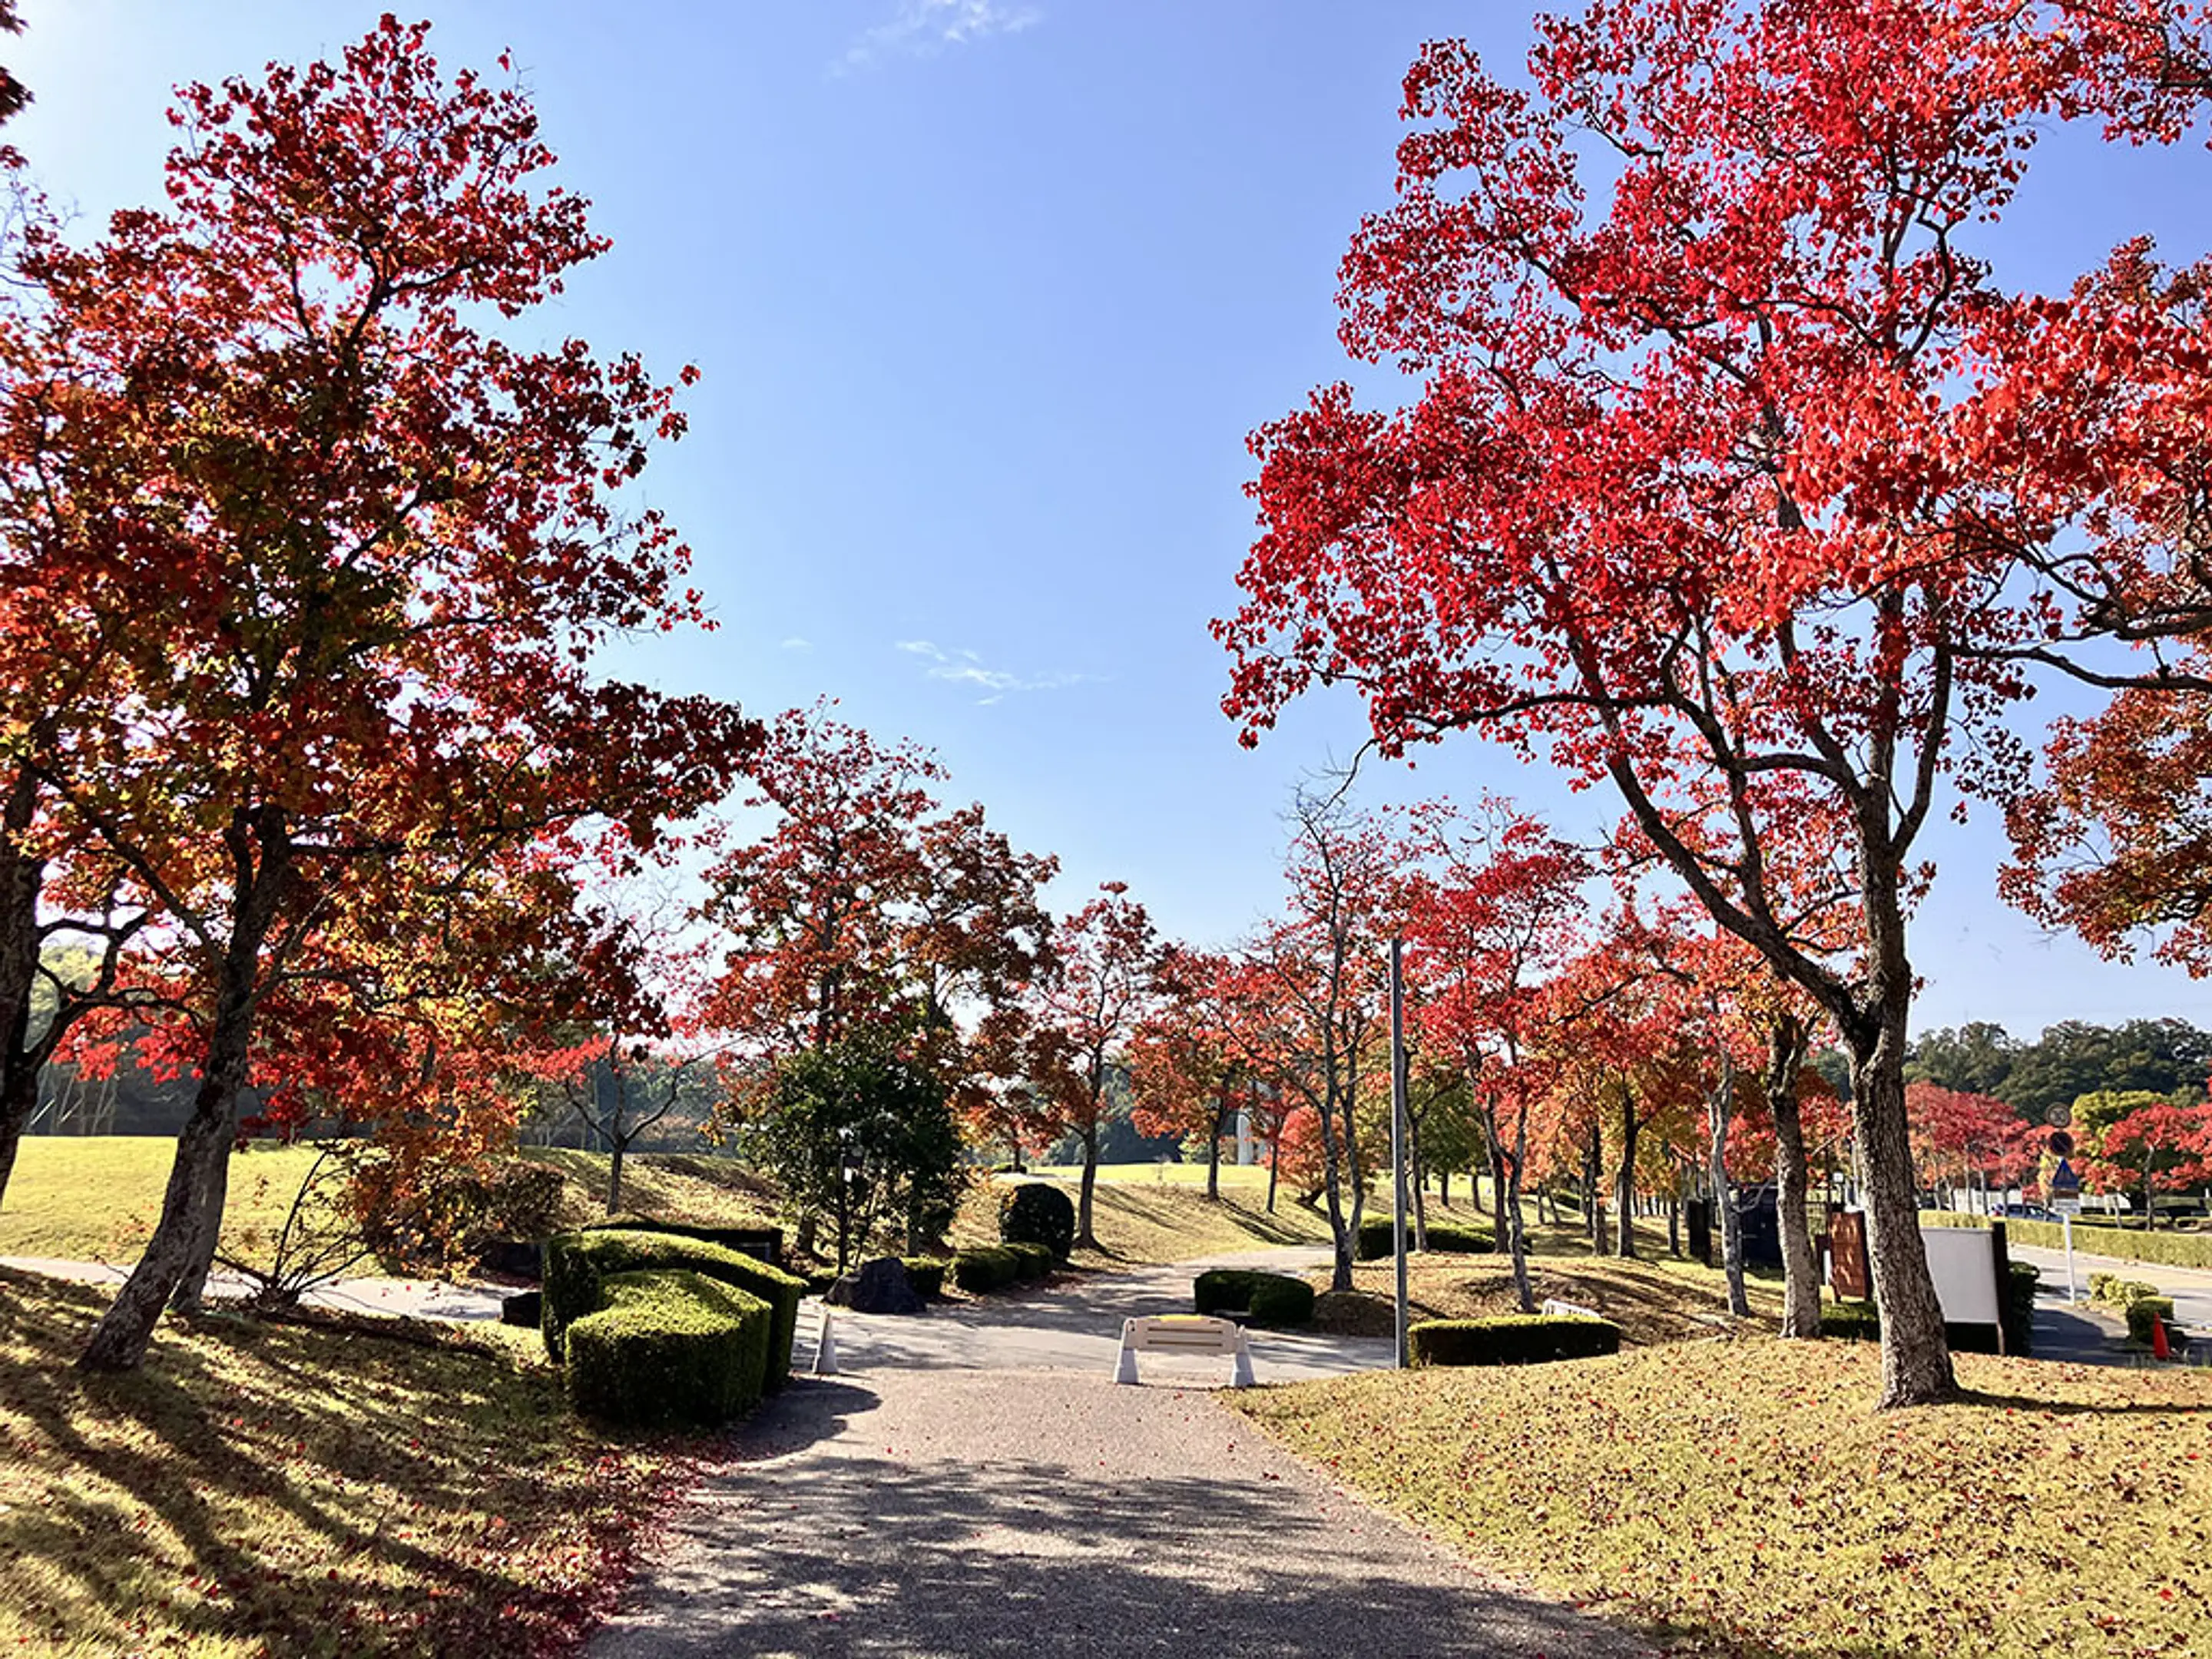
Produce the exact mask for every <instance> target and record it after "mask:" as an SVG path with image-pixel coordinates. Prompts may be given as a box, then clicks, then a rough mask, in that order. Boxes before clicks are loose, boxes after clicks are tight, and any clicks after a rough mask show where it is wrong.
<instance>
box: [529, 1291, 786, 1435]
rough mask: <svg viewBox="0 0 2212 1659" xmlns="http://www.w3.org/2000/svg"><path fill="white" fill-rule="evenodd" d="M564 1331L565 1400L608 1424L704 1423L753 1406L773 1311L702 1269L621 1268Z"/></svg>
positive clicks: (720, 1420) (765, 1362)
mask: <svg viewBox="0 0 2212 1659" xmlns="http://www.w3.org/2000/svg"><path fill="white" fill-rule="evenodd" d="M599 1293H600V1297H601V1306H600V1307H599V1310H598V1311H597V1312H596V1313H587V1314H586V1315H584V1316H582V1317H581V1318H580V1319H577V1320H574V1321H573V1322H571V1323H570V1324H569V1326H568V1367H567V1373H566V1375H567V1380H568V1398H569V1400H570V1401H571V1402H573V1403H574V1406H575V1407H576V1409H577V1410H578V1411H580V1412H584V1413H587V1414H589V1415H591V1416H592V1417H597V1418H600V1419H604V1420H605V1421H607V1422H611V1423H635V1424H676V1423H681V1424H694V1425H707V1426H711V1425H714V1424H717V1423H725V1422H727V1421H728V1420H729V1419H731V1418H732V1417H736V1416H738V1415H740V1414H741V1413H744V1412H747V1411H750V1409H751V1408H752V1407H754V1406H756V1405H757V1404H758V1403H759V1402H760V1397H761V1382H762V1378H763V1374H764V1373H765V1371H766V1370H767V1369H768V1345H769V1333H770V1331H771V1330H772V1329H773V1328H774V1325H775V1312H774V1310H772V1309H771V1308H770V1307H769V1304H767V1303H766V1302H763V1300H761V1298H760V1297H757V1296H750V1295H748V1294H747V1293H746V1292H745V1291H741V1290H739V1289H738V1288H737V1286H736V1285H726V1284H723V1283H721V1282H720V1281H719V1280H717V1279H709V1278H708V1277H707V1276H706V1275H705V1274H704V1273H689V1272H684V1271H681V1270H676V1271H665V1272H645V1273H614V1274H611V1275H609V1276H608V1277H607V1278H606V1279H603V1280H601V1281H600V1285H599Z"/></svg>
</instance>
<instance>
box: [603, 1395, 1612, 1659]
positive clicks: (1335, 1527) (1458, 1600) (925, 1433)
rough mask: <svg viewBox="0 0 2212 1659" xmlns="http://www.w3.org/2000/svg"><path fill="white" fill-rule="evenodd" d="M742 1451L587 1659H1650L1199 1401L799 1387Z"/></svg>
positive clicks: (749, 1433)
mask: <svg viewBox="0 0 2212 1659" xmlns="http://www.w3.org/2000/svg"><path fill="white" fill-rule="evenodd" d="M739 1438H740V1440H741V1442H742V1443H743V1448H742V1449H741V1451H740V1456H742V1457H747V1458H748V1459H749V1461H748V1462H746V1463H745V1464H744V1466H743V1467H740V1468H737V1469H734V1470H732V1472H731V1473H730V1474H728V1475H727V1476H725V1477H722V1478H720V1479H717V1480H714V1481H712V1482H710V1483H709V1485H708V1486H707V1487H706V1488H705V1489H704V1490H703V1491H702V1492H701V1494H700V1495H699V1498H698V1499H697V1500H696V1502H695V1503H694V1504H692V1505H691V1506H690V1508H688V1509H687V1510H685V1511H684V1514H683V1515H682V1516H680V1517H679V1518H678V1522H676V1525H675V1528H674V1529H673V1533H672V1535H671V1539H670V1541H669V1546H670V1547H669V1550H668V1554H667V1558H666V1559H665V1560H662V1561H660V1562H658V1563H656V1564H655V1565H654V1568H653V1573H652V1577H651V1579H650V1582H649V1583H646V1584H644V1585H642V1586H641V1587H639V1589H637V1590H636V1591H635V1593H634V1594H633V1595H632V1596H631V1597H630V1598H629V1601H628V1602H627V1604H626V1609H625V1611H624V1613H623V1615H622V1616H621V1617H620V1618H619V1619H618V1620H616V1621H615V1622H614V1623H613V1624H611V1625H610V1626H607V1627H606V1628H605V1629H604V1630H603V1631H601V1632H600V1633H599V1637H598V1638H596V1639H595V1640H594V1642H593V1643H592V1646H591V1648H590V1650H589V1651H590V1653H591V1655H592V1656H593V1659H639V1656H648V1655H650V1656H691V1655H701V1656H703V1655H708V1654H732V1655H734V1654H748V1655H783V1654H805V1655H830V1656H841V1655H853V1656H860V1655H868V1656H876V1655H894V1654H896V1655H911V1656H933V1655H948V1656H949V1655H966V1654H1016V1653H1018V1654H1024V1655H1029V1654H1036V1655H1076V1654H1125V1653H1133V1654H1142V1653H1176V1654H1184V1653H1190V1654H1222V1655H1238V1654H1258V1653H1266V1654H1280V1655H1289V1656H1305V1655H1311V1656H1316V1659H1320V1656H1327V1659H1346V1656H1347V1655H1360V1656H1363V1659H1365V1656H1374V1659H1381V1656H1385V1655H1389V1656H1396V1655H1407V1656H1412V1655H1442V1654H1500V1655H1526V1656H1535V1655H1541V1654H1550V1655H1553V1656H1555V1659H1558V1656H1566V1655H1577V1656H1589V1659H1613V1656H1622V1659H1626V1656H1630V1655H1643V1654H1646V1653H1648V1652H1649V1651H1650V1650H1649V1649H1648V1648H1647V1647H1646V1646H1644V1644H1642V1643H1641V1642H1640V1641H1638V1639H1637V1638H1634V1637H1632V1635H1630V1634H1628V1633H1627V1632H1623V1631H1620V1630H1618V1629H1616V1628H1614V1627H1613V1626H1607V1625H1604V1624H1601V1623H1599V1622H1597V1621H1595V1620H1590V1619H1589V1618H1587V1617H1585V1616H1583V1615H1582V1614H1580V1613H1576V1612H1575V1611H1573V1610H1572V1609H1571V1608H1568V1607H1563V1606H1561V1605H1559V1604H1558V1603H1555V1602H1549V1601H1541V1600H1539V1599H1536V1598H1534V1597H1531V1596H1528V1595H1522V1594H1520V1593H1518V1592H1516V1591H1515V1590H1513V1589H1510V1588H1507V1587H1505V1586H1503V1585H1500V1584H1498V1583H1492V1582H1488V1581H1486V1580H1485V1579H1483V1578H1482V1577H1480V1576H1479V1575H1477V1574H1476V1573H1475V1572H1474V1571H1472V1570H1471V1569H1469V1568H1468V1566H1466V1565H1464V1564H1462V1563H1461V1562H1460V1561H1459V1560H1457V1559H1455V1557H1454V1556H1453V1554H1452V1553H1451V1552H1450V1551H1449V1550H1448V1549H1444V1548H1442V1547H1437V1546H1434V1545H1431V1544H1430V1543H1429V1542H1427V1541H1425V1540H1424V1539H1423V1538H1422V1537H1421V1536H1420V1535H1419V1534H1416V1533H1414V1532H1413V1530H1412V1529H1411V1528H1408V1527H1407V1526H1406V1525H1404V1524H1403V1523H1401V1522H1398V1521H1396V1520H1395V1519H1392V1518H1391V1517H1389V1516H1385V1515H1383V1514H1382V1513H1380V1512H1379V1511H1377V1510H1374V1509H1372V1508H1370V1507H1369V1506H1368V1505H1367V1504H1365V1503H1364V1501H1362V1500H1360V1499H1358V1498H1352V1497H1350V1496H1347V1495H1346V1494H1345V1493H1343V1492H1338V1491H1335V1490H1333V1489H1332V1488H1330V1487H1329V1486H1328V1484H1327V1483H1326V1482H1325V1481H1323V1480H1321V1479H1320V1478H1319V1477H1318V1476H1316V1475H1315V1474H1313V1473H1311V1472H1310V1471H1309V1470H1307V1469H1306V1468H1304V1467H1303V1466H1302V1465H1300V1464H1299V1463H1297V1462H1296V1460H1294V1459H1293V1458H1292V1457H1291V1456H1290V1455H1289V1454H1287V1453H1286V1452H1284V1451H1282V1450H1281V1449H1279V1448H1277V1447H1276V1446H1274V1445H1273V1443H1271V1442H1268V1441H1267V1439H1266V1438H1265V1437H1264V1436H1262V1435H1261V1434H1260V1432H1259V1431H1257V1430H1255V1428H1254V1427H1253V1426H1252V1425H1250V1424H1249V1423H1247V1422H1245V1421H1243V1419H1238V1418H1236V1417H1233V1416H1232V1415H1231V1414H1230V1413H1226V1412H1225V1411H1223V1410H1221V1409H1220V1407H1218V1406H1216V1405H1215V1404H1214V1403H1213V1402H1212V1401H1210V1400H1208V1399H1206V1397H1205V1396H1204V1395H1199V1394H1194V1393H1187V1392H1182V1391H1176V1390H1169V1389H1117V1388H1115V1387H1114V1386H1113V1385H1112V1384H1111V1383H1108V1382H1106V1381H1105V1380H1104V1379H1103V1378H1088V1377H1082V1376H1070V1375H1067V1374H1065V1373H1054V1374H1045V1373H1036V1372H1030V1373H1023V1372H1004V1371H1002V1372H966V1373H957V1372H947V1371H943V1370H939V1371H933V1372H927V1373H918V1374H915V1373H906V1374H902V1373H891V1374H888V1375H885V1376H882V1377H879V1378H877V1379H873V1380H872V1381H871V1382H870V1383H869V1384H868V1385H867V1387H866V1388H865V1389H861V1388H856V1387H854V1385H852V1384H851V1383H838V1384H822V1383H812V1382H799V1381H794V1383H793V1385H792V1388H791V1389H790V1390H789V1391H787V1393H786V1394H785V1395H782V1396H781V1397H779V1398H778V1399H777V1400H776V1401H775V1402H774V1403H773V1404H772V1405H771V1406H769V1407H767V1408H766V1409H765V1410H764V1411H763V1413H762V1414H761V1416H760V1418H759V1419H757V1420H756V1421H755V1422H754V1423H753V1424H752V1425H749V1426H748V1427H747V1428H746V1429H745V1430H744V1431H743V1432H742V1434H741V1435H740V1437H739ZM756 1445H757V1446H758V1447H759V1448H761V1449H766V1448H768V1447H774V1446H783V1447H790V1448H794V1449H792V1450H790V1451H788V1452H786V1453H784V1454H782V1455H771V1456H769V1457H754V1456H751V1455H750V1454H751V1453H752V1451H753V1450H754V1449H755V1447H756Z"/></svg>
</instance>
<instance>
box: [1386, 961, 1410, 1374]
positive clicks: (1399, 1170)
mask: <svg viewBox="0 0 2212 1659" xmlns="http://www.w3.org/2000/svg"><path fill="white" fill-rule="evenodd" d="M1404 949H1405V947H1404V945H1403V943H1402V942H1401V941H1400V940H1398V939H1392V940H1391V941H1390V1179H1391V1182H1392V1184H1393V1185H1394V1186H1395V1188H1396V1189H1397V1192H1396V1198H1397V1201H1396V1203H1395V1204H1394V1205H1393V1206H1391V1211H1390V1249H1391V1252H1392V1254H1393V1255H1395V1257H1396V1258H1397V1263H1398V1369H1399V1370H1401V1371H1402V1370H1405V1369H1406V1366H1407V1363H1408V1361H1409V1360H1410V1358H1411V1355H1410V1353H1409V1352H1408V1351H1407V1338H1406V975H1405V964H1404V960H1403V957H1404Z"/></svg>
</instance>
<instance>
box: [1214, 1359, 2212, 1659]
mask: <svg viewBox="0 0 2212 1659" xmlns="http://www.w3.org/2000/svg"><path fill="white" fill-rule="evenodd" d="M1957 1364H1958V1368H1959V1374H1960V1382H1961V1383H1962V1384H1963V1385H1964V1386H1965V1387H1966V1388H1967V1389H1972V1390H1975V1391H1977V1393H1976V1395H1975V1397H1973V1398H1972V1400H1971V1401H1968V1402H1967V1403H1962V1404H1958V1405H1952V1406H1943V1407H1923V1408H1920V1409H1917V1410H1912V1411H1905V1412H1894V1413H1882V1414H1876V1413H1875V1412H1874V1411H1873V1410H1872V1409H1871V1406H1872V1402H1873V1401H1874V1399H1875V1394H1876V1392H1877V1389H1878V1380H1879V1370H1878V1368H1879V1357H1878V1354H1877V1352H1876V1350H1875V1347H1874V1346H1872V1345H1871V1344H1853V1343H1841V1342H1817V1343H1815V1342H1783V1341H1781V1340H1778V1339H1773V1338H1765V1337H1747V1338H1742V1339H1739V1340H1713V1341H1705V1342H1685V1343H1676V1344H1672V1345H1669V1346H1659V1347H1650V1348H1645V1349H1644V1350H1641V1351H1639V1352H1624V1353H1622V1354H1621V1355H1620V1356H1618V1357H1617V1358H1607V1359H1593V1360H1583V1361H1577V1362H1575V1363H1571V1364H1551V1365H1531V1366H1524V1367H1518V1368H1513V1369H1507V1370H1423V1371H1408V1372H1370V1373H1367V1374H1365V1375H1363V1376H1353V1377H1347V1378H1340V1379H1336V1380H1333V1381H1330V1382H1327V1383H1296V1384H1292V1385H1290V1386H1287V1387H1280V1388H1270V1389H1255V1390H1247V1391H1243V1392H1239V1393H1237V1394H1232V1395H1225V1396H1223V1398H1224V1399H1225V1400H1226V1401H1228V1403H1230V1404H1231V1405H1233V1406H1235V1407H1237V1409H1239V1410H1241V1411H1243V1412H1244V1413H1247V1414H1248V1415H1249V1416H1250V1417H1252V1418H1254V1419H1256V1420H1257V1421H1259V1422H1260V1423H1261V1424H1263V1425H1266V1426H1267V1428H1268V1429H1269V1430H1270V1431H1273V1433H1275V1434H1276V1435H1278V1436H1279V1437H1281V1438H1282V1439H1283V1440H1285V1442H1287V1443H1289V1444H1290V1445H1291V1447H1292V1448H1294V1449H1296V1450H1297V1451H1298V1452H1300V1453H1302V1454H1303V1455H1305V1456H1307V1457H1309V1458H1310V1459H1312V1460H1313V1461H1314V1462H1317V1463H1319V1464H1321V1465H1322V1467H1323V1468H1325V1469H1326V1470H1327V1472H1328V1474H1329V1475H1330V1476H1331V1477H1332V1478H1334V1479H1336V1480H1341V1481H1343V1482H1345V1483H1346V1485H1348V1486H1353V1487H1356V1488H1357V1489H1358V1490H1360V1491H1362V1492H1365V1493H1367V1494H1368V1495H1369V1496H1370V1497H1372V1498H1376V1499H1378V1500H1380V1501H1381V1502H1383V1504H1386V1505H1388V1506H1389V1507H1391V1508H1393V1509H1395V1510H1400V1511H1401V1512H1402V1513H1404V1514H1406V1515H1407V1516H1409V1517H1411V1518H1412V1520H1413V1522H1415V1524H1417V1525H1419V1527H1421V1528H1424V1529H1425V1530H1428V1531H1431V1532H1432V1533H1433V1534H1435V1535H1436V1536H1437V1538H1439V1539H1448V1540H1449V1541H1452V1542H1454V1543H1455V1544H1457V1545H1459V1546H1460V1547H1462V1548H1464V1549H1465V1550H1466V1551H1467V1552H1468V1553H1470V1554H1472V1555H1474V1556H1475V1557H1476V1558H1478V1559H1480V1560H1482V1561H1483V1562H1485V1563H1486V1564H1488V1565H1492V1566H1493V1567H1496V1568H1499V1569H1502V1570H1504V1571H1505V1572H1507V1573H1509V1574H1510V1575H1512V1576H1514V1577H1518V1578H1522V1579H1525V1580H1527V1581H1529V1582H1532V1583H1535V1584H1537V1585H1539V1586H1541V1587H1542V1588H1544V1589H1547V1590H1549V1591H1551V1592H1553V1594H1556V1595H1562V1596H1565V1597H1566V1598H1568V1599H1570V1600H1572V1601H1577V1602H1582V1603H1586V1604H1588V1605H1589V1606H1591V1607H1595V1608H1597V1609H1599V1610H1601V1611H1604V1612H1608V1613H1614V1614H1618V1615H1622V1616H1626V1617H1627V1618H1628V1619H1630V1620H1633V1621H1635V1622H1638V1623H1640V1624H1645V1625H1650V1626H1657V1627H1660V1628H1661V1629H1662V1631H1663V1632H1666V1633H1667V1635H1668V1639H1670V1640H1671V1641H1673V1642H1674V1643H1678V1644H1683V1645H1680V1646H1676V1647H1674V1648H1672V1649H1670V1650H1671V1651H1676V1652H1697V1653H1721V1654H1735V1655H1742V1656H1758V1659H1776V1656H1796V1655H1850V1656H1863V1659H1874V1656H1877V1655H1881V1656H1889V1655H1900V1654H1927V1655H1931V1656H1951V1655H1958V1656H1962V1659H1964V1656H1972V1659H2029V1656H2085V1659H2086V1656H2089V1655H2100V1656H2110V1655H2139V1656H2148V1655H2166V1654H2172V1655H2183V1654H2193V1653H2201V1652H2203V1651H2205V1649H2204V1648H2203V1645H2202V1644H2203V1640H2204V1632H2206V1631H2208V1630H2212V1376H2207V1375H2206V1374H2204V1373H2202V1372H2150V1371H2140V1370H2106V1369H2100V1368H2094V1367H2089V1366H2073V1365H2057V1364H2047V1363H2040V1362H2037V1361H2034V1360H2023V1359H1996V1358H1980V1357H1977V1356H1972V1355H1962V1356H1960V1358H1959V1359H1958V1361H1957Z"/></svg>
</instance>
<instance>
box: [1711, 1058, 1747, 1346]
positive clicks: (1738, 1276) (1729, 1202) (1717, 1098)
mask: <svg viewBox="0 0 2212 1659" xmlns="http://www.w3.org/2000/svg"><path fill="white" fill-rule="evenodd" d="M1734 1117H1735V1062H1734V1061H1733V1060H1730V1059H1729V1053H1728V1050H1727V1048H1722V1050H1721V1055H1720V1081H1719V1083H1718V1085H1717V1086H1716V1087H1715V1088H1713V1089H1712V1090H1711V1091H1708V1093H1707V1094H1706V1096H1705V1125H1706V1128H1707V1129H1708V1131H1709V1132H1710V1134H1709V1139H1707V1141H1706V1150H1705V1170H1706V1174H1707V1176H1708V1178H1709V1180H1710V1182H1711V1186H1712V1189H1713V1208H1714V1210H1715V1211H1716V1212H1717V1214H1716V1216H1715V1219H1716V1220H1717V1221H1718V1222H1719V1223H1720V1224H1721V1266H1722V1269H1723V1271H1724V1272H1725V1273H1727V1275H1728V1298H1729V1312H1730V1313H1732V1314H1734V1315H1735V1316H1736V1317H1737V1318H1739V1319H1742V1318H1746V1317H1747V1316H1749V1315H1750V1313H1751V1296H1750V1293H1749V1292H1748V1291H1747V1290H1746V1289H1745V1288H1744V1282H1743V1218H1741V1216H1739V1215H1738V1214H1737V1213H1736V1208H1735V1200H1734V1198H1733V1197H1732V1195H1731V1194H1730V1193H1729V1176H1728V1137H1729V1121H1730V1120H1731V1119H1733V1118H1734Z"/></svg>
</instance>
